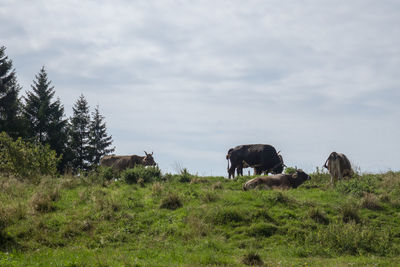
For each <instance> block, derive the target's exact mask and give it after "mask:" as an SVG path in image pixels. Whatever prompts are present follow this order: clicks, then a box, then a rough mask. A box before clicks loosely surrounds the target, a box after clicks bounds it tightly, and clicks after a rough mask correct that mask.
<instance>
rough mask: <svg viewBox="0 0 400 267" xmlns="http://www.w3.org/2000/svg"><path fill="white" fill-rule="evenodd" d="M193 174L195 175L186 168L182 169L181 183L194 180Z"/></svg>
mask: <svg viewBox="0 0 400 267" xmlns="http://www.w3.org/2000/svg"><path fill="white" fill-rule="evenodd" d="M192 176H193V175H191V174H190V173H189V171H188V170H187V169H186V168H184V169H183V170H181V174H180V175H179V179H178V181H179V182H181V183H189V182H190V181H191V180H192Z"/></svg>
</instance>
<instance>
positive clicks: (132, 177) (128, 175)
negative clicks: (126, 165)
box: [121, 165, 161, 184]
mask: <svg viewBox="0 0 400 267" xmlns="http://www.w3.org/2000/svg"><path fill="white" fill-rule="evenodd" d="M121 178H122V180H124V181H125V182H126V183H128V184H133V183H137V182H138V181H139V179H142V180H143V182H144V183H149V182H153V181H160V180H161V170H160V169H159V168H158V167H157V166H147V167H145V166H143V165H137V166H135V168H133V169H126V170H124V171H123V172H122V173H121Z"/></svg>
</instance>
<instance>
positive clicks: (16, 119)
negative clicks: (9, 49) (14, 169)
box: [0, 46, 25, 139]
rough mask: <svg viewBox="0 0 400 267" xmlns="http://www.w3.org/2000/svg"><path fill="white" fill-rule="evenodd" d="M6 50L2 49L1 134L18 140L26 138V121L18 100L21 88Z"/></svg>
mask: <svg viewBox="0 0 400 267" xmlns="http://www.w3.org/2000/svg"><path fill="white" fill-rule="evenodd" d="M5 50H6V48H5V47H4V46H2V47H0V132H3V131H4V132H6V133H7V134H8V135H9V136H11V137H12V138H14V139H16V138H17V137H24V136H25V131H24V128H25V127H24V126H25V125H24V123H25V121H24V120H23V119H22V117H21V103H20V100H19V98H18V94H19V92H20V91H21V86H20V85H19V84H18V82H17V77H16V74H15V70H14V69H13V67H12V61H11V60H9V59H8V57H7V56H6V54H5Z"/></svg>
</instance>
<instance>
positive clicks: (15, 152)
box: [0, 132, 61, 179]
mask: <svg viewBox="0 0 400 267" xmlns="http://www.w3.org/2000/svg"><path fill="white" fill-rule="evenodd" d="M60 159H61V158H60V157H57V154H56V152H55V151H54V150H51V149H50V146H49V145H42V144H34V143H29V142H25V141H22V139H21V138H18V139H17V140H16V141H13V140H12V138H11V137H9V136H8V135H7V134H6V133H5V132H2V133H0V172H2V173H6V174H9V175H10V174H11V175H15V176H16V177H18V178H23V179H28V178H29V179H35V178H38V177H39V176H40V175H51V176H52V175H55V174H56V173H57V164H58V162H59V161H60Z"/></svg>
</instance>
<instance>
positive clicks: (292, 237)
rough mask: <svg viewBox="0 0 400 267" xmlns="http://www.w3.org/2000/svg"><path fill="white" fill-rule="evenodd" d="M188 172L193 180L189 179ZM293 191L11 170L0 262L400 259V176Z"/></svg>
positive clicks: (319, 177) (321, 179) (170, 178)
mask: <svg viewBox="0 0 400 267" xmlns="http://www.w3.org/2000/svg"><path fill="white" fill-rule="evenodd" d="M183 176H185V177H183ZM310 176H311V177H312V179H311V181H308V182H306V183H304V184H303V185H302V186H300V187H299V188H298V189H293V190H283V191H282V190H251V191H246V192H245V191H243V190H242V185H243V183H244V182H245V181H246V180H248V179H250V177H241V178H239V179H238V180H234V181H233V180H228V179H224V178H222V177H196V176H191V175H189V177H188V174H187V173H185V175H183V174H182V175H165V176H164V177H163V180H160V181H158V182H153V183H139V184H127V183H125V182H123V181H110V182H109V181H105V180H104V179H101V178H100V177H96V176H95V175H93V174H92V175H90V176H88V177H85V178H77V177H69V176H64V177H61V178H49V177H47V178H46V177H44V178H42V180H41V182H40V183H39V184H36V185H35V184H31V183H27V182H20V181H17V180H16V179H12V178H4V177H2V178H0V192H1V194H0V266H22V265H28V266H50V265H52V266H202V265H212V266H213V265H226V266H244V265H246V264H247V265H256V264H263V265H264V266H277V265H278V266H366V265H374V266H375V265H382V266H388V265H389V266H390V265H396V264H397V263H398V262H400V257H399V256H398V255H400V173H394V172H388V173H385V174H364V175H362V176H357V177H356V178H354V179H352V180H350V181H341V182H339V183H338V184H337V186H336V187H335V188H333V187H332V186H330V185H329V176H328V175H327V174H325V173H320V172H316V173H313V174H310Z"/></svg>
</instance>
